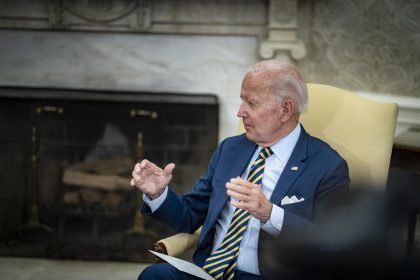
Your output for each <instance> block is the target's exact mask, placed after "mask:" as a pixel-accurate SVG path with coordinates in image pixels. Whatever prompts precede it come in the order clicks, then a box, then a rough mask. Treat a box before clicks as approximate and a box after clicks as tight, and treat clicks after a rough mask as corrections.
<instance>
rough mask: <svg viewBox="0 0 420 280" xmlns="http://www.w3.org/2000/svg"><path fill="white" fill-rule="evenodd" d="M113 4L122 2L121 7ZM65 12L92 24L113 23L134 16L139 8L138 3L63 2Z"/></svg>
mask: <svg viewBox="0 0 420 280" xmlns="http://www.w3.org/2000/svg"><path fill="white" fill-rule="evenodd" d="M113 2H120V3H119V5H116V3H113ZM62 5H63V10H64V11H68V12H70V13H72V14H73V15H75V16H77V17H79V18H81V19H84V20H85V21H92V22H99V23H105V22H113V21H116V20H120V19H122V18H124V17H127V16H129V15H130V14H132V13H133V12H134V11H135V10H136V9H137V8H138V6H139V3H138V1H133V0H128V1H113V0H103V1H83V0H76V1H63V2H62Z"/></svg>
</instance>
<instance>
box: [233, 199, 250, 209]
mask: <svg viewBox="0 0 420 280" xmlns="http://www.w3.org/2000/svg"><path fill="white" fill-rule="evenodd" d="M230 205H232V206H233V207H236V208H240V209H243V210H247V211H248V203H246V202H244V201H235V200H231V201H230Z"/></svg>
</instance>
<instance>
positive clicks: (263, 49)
mask: <svg viewBox="0 0 420 280" xmlns="http://www.w3.org/2000/svg"><path fill="white" fill-rule="evenodd" d="M296 22H297V0H271V1H270V17H269V22H268V26H267V29H268V38H267V39H266V40H264V41H263V42H261V43H260V48H259V54H260V56H261V57H262V58H264V59H270V58H274V57H275V58H277V59H280V60H284V61H288V62H291V60H292V59H294V60H300V59H302V58H304V57H305V56H306V48H305V45H304V44H303V42H302V41H300V40H298V39H297V27H296Z"/></svg>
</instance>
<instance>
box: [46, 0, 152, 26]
mask: <svg viewBox="0 0 420 280" xmlns="http://www.w3.org/2000/svg"><path fill="white" fill-rule="evenodd" d="M49 11H50V13H49V15H50V24H51V27H52V28H55V29H93V30H98V29H99V30H103V29H105V30H108V29H117V30H118V29H120V30H121V29H127V28H128V29H129V30H132V31H141V30H144V29H146V28H148V27H150V26H151V17H150V12H151V8H150V1H149V0H104V1H98V0H97V1H84V0H75V1H65V0H55V1H54V0H53V1H50V9H49Z"/></svg>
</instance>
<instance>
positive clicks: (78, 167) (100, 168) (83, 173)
mask: <svg viewBox="0 0 420 280" xmlns="http://www.w3.org/2000/svg"><path fill="white" fill-rule="evenodd" d="M133 167H134V163H133V161H132V160H131V159H126V158H124V159H111V160H100V161H99V160H95V161H88V162H81V163H77V164H74V165H71V166H68V167H67V168H66V169H65V170H64V174H63V182H64V183H66V184H68V185H72V186H78V187H87V188H93V189H101V190H107V191H114V190H126V191H129V190H131V186H130V180H131V176H130V175H126V176H122V175H119V174H130V173H131V170H132V168H133Z"/></svg>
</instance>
